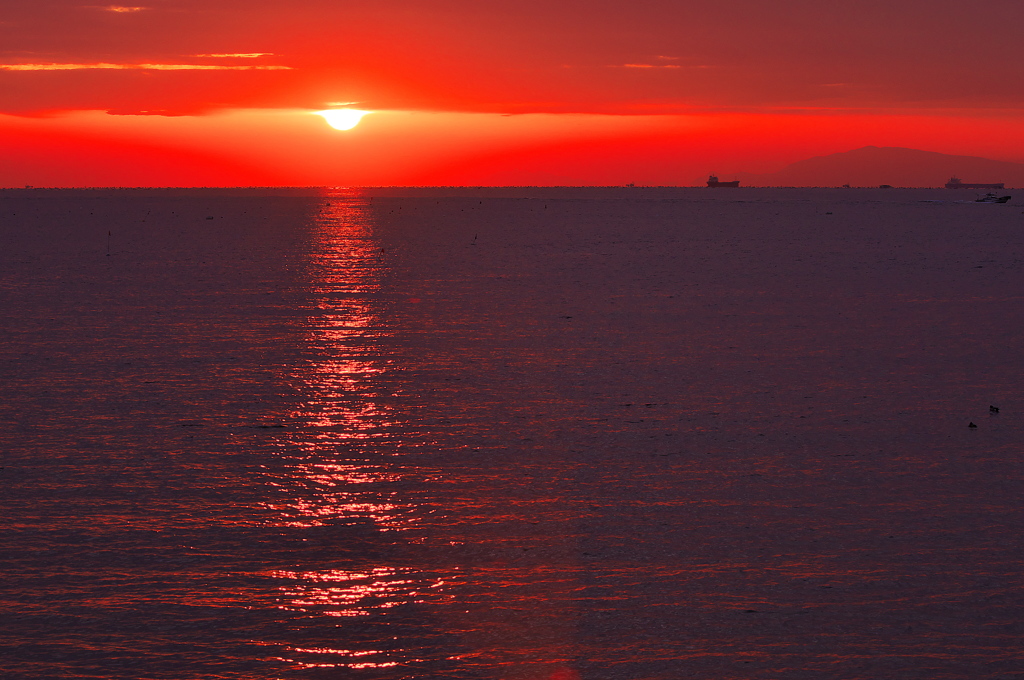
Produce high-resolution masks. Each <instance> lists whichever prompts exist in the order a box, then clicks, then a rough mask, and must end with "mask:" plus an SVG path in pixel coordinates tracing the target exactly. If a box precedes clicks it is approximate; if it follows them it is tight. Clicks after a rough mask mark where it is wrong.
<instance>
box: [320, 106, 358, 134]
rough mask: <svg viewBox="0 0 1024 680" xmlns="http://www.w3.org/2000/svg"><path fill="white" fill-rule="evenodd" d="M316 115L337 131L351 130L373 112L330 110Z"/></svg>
mask: <svg viewBox="0 0 1024 680" xmlns="http://www.w3.org/2000/svg"><path fill="white" fill-rule="evenodd" d="M313 113H314V114H316V115H318V116H323V117H324V120H326V121H327V124H328V125H330V126H331V127H332V128H334V129H335V130H351V129H352V128H354V127H355V126H356V125H359V121H360V120H362V119H363V116H365V115H366V114H368V113H373V112H372V111H360V110H358V109H328V110H326V111H314V112H313Z"/></svg>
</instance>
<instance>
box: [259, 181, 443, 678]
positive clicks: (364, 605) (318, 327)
mask: <svg viewBox="0 0 1024 680" xmlns="http://www.w3.org/2000/svg"><path fill="white" fill-rule="evenodd" d="M383 266H384V263H383V259H382V253H381V248H380V246H379V245H378V243H377V242H376V241H375V240H374V236H373V228H372V222H371V220H370V217H369V213H368V211H367V202H366V201H365V200H364V199H363V198H361V197H360V196H358V194H356V193H354V192H333V193H331V194H329V195H327V196H326V197H325V198H324V201H323V204H322V205H321V206H320V209H319V213H318V214H317V216H316V230H315V241H314V243H313V246H312V258H311V262H310V280H311V283H310V290H311V292H312V294H313V296H314V301H315V302H314V306H313V308H312V313H311V315H310V318H309V323H308V336H307V339H306V343H307V347H308V350H309V352H310V361H309V362H308V364H307V365H306V366H303V367H301V369H300V370H298V371H297V372H296V374H295V378H294V379H295V387H296V388H297V391H298V392H299V394H301V395H302V398H301V400H300V402H299V403H298V404H297V406H296V408H295V409H294V411H293V412H292V413H291V417H292V422H294V423H298V424H299V425H298V426H297V427H296V428H294V430H293V431H291V432H289V433H288V434H286V435H285V437H284V438H283V439H282V446H281V456H282V458H283V459H284V460H285V465H284V466H283V467H282V468H281V469H282V472H281V473H280V474H279V476H278V478H276V479H274V480H273V482H272V483H273V484H274V485H275V486H276V487H277V489H276V490H277V491H279V492H280V493H278V494H276V500H275V501H274V502H268V503H267V504H266V505H265V509H266V510H268V511H270V513H271V515H272V519H271V520H270V522H269V523H270V524H271V525H273V526H277V527H287V528H288V529H291V530H300V531H302V530H309V531H311V532H315V531H316V530H318V529H332V528H334V529H336V528H338V527H342V528H343V527H345V526H353V527H355V528H357V529H358V530H360V531H365V529H366V528H367V527H371V528H372V530H373V531H376V532H379V533H385V532H401V531H405V530H407V529H409V528H410V527H411V526H413V525H414V524H415V523H416V521H417V517H418V516H419V514H420V513H418V512H417V508H416V507H415V505H414V504H412V503H410V502H408V501H407V500H405V499H403V498H402V497H401V495H400V493H399V492H398V491H397V490H396V485H398V484H399V483H400V482H401V481H402V473H401V472H400V471H398V470H397V468H396V467H394V466H393V465H391V464H390V463H389V462H388V460H387V458H386V457H387V456H389V455H392V454H393V451H394V448H395V447H391V446H389V442H390V441H391V440H392V439H393V438H394V437H395V436H396V435H395V434H394V432H395V431H396V427H397V425H398V424H399V423H397V421H396V416H395V413H394V409H393V407H392V406H390V405H388V402H389V400H393V399H394V398H395V395H393V394H390V393H388V391H387V388H386V385H387V381H385V380H382V378H383V377H384V376H386V374H387V372H388V371H389V370H392V368H393V367H392V366H391V361H390V359H389V358H388V357H387V356H385V354H384V353H383V351H382V349H381V345H380V339H381V338H383V337H384V336H385V335H386V334H387V333H388V330H387V324H386V322H385V318H384V314H383V306H382V302H381V299H380V298H381V295H380V293H381V283H380V279H381V275H382V271H383ZM310 535H311V536H312V535H315V534H310ZM334 535H335V534H332V537H333V536H334ZM341 535H342V536H344V534H341ZM303 540H306V539H303ZM334 540H339V539H334ZM390 540H391V539H388V541H390ZM343 547H344V546H337V545H331V549H334V550H337V549H343ZM314 551H315V549H314ZM308 557H309V559H308V562H307V565H305V566H307V567H308V568H303V567H304V565H301V564H299V565H296V568H294V569H278V570H274V571H271V572H269V573H268V574H267V576H269V577H270V578H273V579H275V580H277V581H279V582H280V583H281V585H280V586H279V587H278V598H279V599H278V602H279V604H278V607H279V608H280V609H281V610H285V611H289V612H295V613H300V614H302V615H304V616H306V617H311V618H314V619H316V618H321V617H323V619H325V625H323V626H322V627H323V628H326V629H337V630H338V634H337V638H336V641H337V643H338V644H331V645H321V644H316V645H313V644H309V645H302V644H294V645H291V646H289V647H288V649H287V652H286V654H287V656H285V657H280V658H281V659H282V660H284V661H286V662H288V663H291V664H294V666H295V667H296V668H335V667H338V668H341V667H344V668H352V669H372V668H389V667H393V666H399V665H405V664H410V663H417V662H419V661H420V660H419V659H417V658H415V656H414V655H413V654H411V653H407V652H405V651H403V650H402V645H401V641H397V642H396V641H395V640H394V639H391V637H390V636H389V639H388V640H387V642H388V643H389V644H388V645H387V647H388V648H387V649H383V648H375V647H372V643H368V642H366V641H364V642H363V644H356V643H355V642H352V641H349V640H348V638H347V637H346V633H345V628H344V625H343V624H342V625H341V627H340V628H339V627H338V625H339V624H337V623H335V624H329V625H327V624H326V620H328V619H335V620H337V619H353V618H360V619H366V618H367V617H376V618H377V619H381V618H382V617H384V616H386V615H387V613H388V612H389V611H390V610H395V609H397V608H400V607H402V606H403V605H408V604H418V603H423V602H426V601H427V600H428V599H430V600H433V599H438V598H443V597H444V593H443V591H444V590H445V587H446V581H445V579H442V578H439V577H436V576H428V575H425V574H424V573H422V572H420V571H418V570H416V569H413V568H409V567H406V566H398V565H394V564H388V563H377V564H374V563H372V562H371V563H367V560H366V559H365V558H362V557H359V558H358V559H346V557H345V556H344V554H343V555H342V556H341V557H339V558H337V559H334V560H324V559H323V558H322V557H321V556H320V555H319V554H316V553H315V552H311V553H310V554H309V555H308ZM325 562H328V563H330V568H325ZM383 625H386V621H384V623H383ZM378 647H379V646H378Z"/></svg>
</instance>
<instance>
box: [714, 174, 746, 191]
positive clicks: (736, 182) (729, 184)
mask: <svg viewBox="0 0 1024 680" xmlns="http://www.w3.org/2000/svg"><path fill="white" fill-rule="evenodd" d="M739 185H740V181H739V180H738V179H736V180H733V181H731V182H719V181H718V177H716V176H715V175H711V176H710V177H708V186H709V187H712V188H715V187H738V186H739Z"/></svg>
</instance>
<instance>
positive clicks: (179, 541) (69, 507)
mask: <svg viewBox="0 0 1024 680" xmlns="http://www.w3.org/2000/svg"><path fill="white" fill-rule="evenodd" d="M973 197H974V196H973V194H969V193H968V192H952V191H947V190H909V189H908V190H904V189H892V190H879V189H754V188H749V189H748V188H740V189H726V190H709V189H701V188H605V189H601V188H577V189H572V188H503V189H496V188H492V189H488V188H478V189H472V188H449V189H440V188H439V189H364V190H360V189H309V190H302V189H294V190H284V189H267V190H258V189H249V190H241V189H239V190H227V189H225V190H216V189H207V190H184V189H182V190H170V189H168V190H128V189H125V190H44V189H33V190H3V191H0V303H2V305H0V316H2V318H3V343H2V348H3V351H2V357H0V389H2V395H3V396H2V399H0V519H2V522H3V530H2V533H0V536H2V538H0V546H2V551H0V573H2V575H3V581H2V582H3V587H2V588H0V608H2V611H3V615H2V616H0V675H2V677H3V678H5V679H9V680H13V679H21V678H26V679H28V678H31V679H33V680H35V679H42V678H105V679H113V678H117V679H122V678H123V679H126V680H128V679H131V680H157V679H161V680H162V679H180V680H198V679H204V680H205V679H210V680H213V679H228V678H230V679H247V680H248V679H251V680H264V679H266V680H269V679H280V680H303V679H327V678H331V679H334V678H346V679H349V678H354V679H360V680H362V679H365V680H405V679H412V678H437V679H453V680H454V679H458V680H463V679H465V680H678V679H680V678H699V679H701V680H754V679H757V680H761V679H764V680H769V679H770V680H812V679H813V680H818V679H820V678H835V679H851V680H852V679H857V680H876V679H878V678H898V679H901V680H902V679H908V680H910V679H918V678H920V679H922V680H924V679H928V680H953V679H957V680H962V679H965V678H971V679H972V680H981V679H985V680H995V679H997V678H1002V679H1005V678H1020V677H1024V651H1022V646H1021V644H1020V640H1021V638H1022V636H1024V618H1022V617H1021V612H1022V611H1024V572H1022V545H1021V543H1022V539H1024V504H1022V503H1021V498H1022V497H1024V446H1022V444H1024V417H1022V413H1024V393H1022V378H1021V376H1022V375H1024V323H1022V321H1024V313H1022V309H1024V307H1022V302H1024V208H1022V207H1021V206H1022V201H1021V200H1020V199H1019V198H1017V197H1015V198H1017V200H1016V201H1011V202H1010V203H1008V204H1005V205H985V204H974V203H970V202H966V203H965V202H957V200H958V199H959V200H964V199H967V200H969V199H972V198H973Z"/></svg>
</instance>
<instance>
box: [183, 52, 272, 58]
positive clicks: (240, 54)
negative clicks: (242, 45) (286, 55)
mask: <svg viewBox="0 0 1024 680" xmlns="http://www.w3.org/2000/svg"><path fill="white" fill-rule="evenodd" d="M192 56H193V57H203V58H207V59H258V58H260V57H272V56H274V53H273V52H231V53H226V54H193V55H192Z"/></svg>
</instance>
